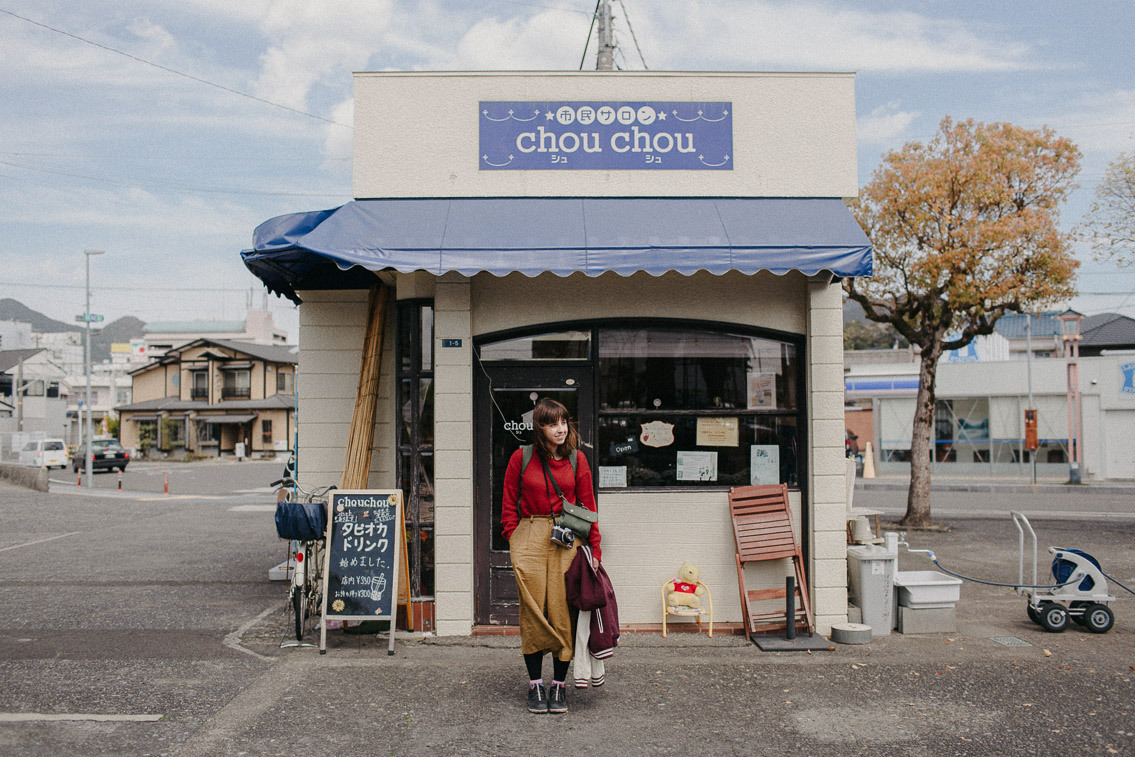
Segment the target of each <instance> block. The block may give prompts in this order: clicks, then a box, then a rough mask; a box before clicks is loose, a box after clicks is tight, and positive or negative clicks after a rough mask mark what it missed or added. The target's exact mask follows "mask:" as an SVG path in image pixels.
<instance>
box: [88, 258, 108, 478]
mask: <svg viewBox="0 0 1135 757" xmlns="http://www.w3.org/2000/svg"><path fill="white" fill-rule="evenodd" d="M103 252H104V251H103V250H83V257H84V258H86V260H87V305H86V308H85V309H84V310H83V320H84V321H85V323H84V324H83V325H84V326H86V332H87V346H86V347H87V348H86V366H84V367H85V368H86V374H87V396H86V405H87V423H86V437H87V438H86V441H85V444H84V447H83V457H84V459H85V460H86V471H85V472H86V479H87V489H90V488H91V487H92V486H93V484H94V480H93V476H94V463H93V462H92V461H91V437H92V436H94V424H93V423H92V422H91V256H92V255H102V254H103Z"/></svg>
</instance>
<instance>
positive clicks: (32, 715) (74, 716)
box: [0, 712, 165, 723]
mask: <svg viewBox="0 0 1135 757" xmlns="http://www.w3.org/2000/svg"><path fill="white" fill-rule="evenodd" d="M164 717H165V715H97V714H94V713H81V712H69V713H64V714H59V713H53V712H0V723H28V722H31V721H36V720H94V721H97V722H100V723H153V722H155V721H158V720H161V719H162V718H164Z"/></svg>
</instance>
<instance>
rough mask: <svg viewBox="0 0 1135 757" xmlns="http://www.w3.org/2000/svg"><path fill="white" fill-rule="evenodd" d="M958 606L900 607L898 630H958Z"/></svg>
mask: <svg viewBox="0 0 1135 757" xmlns="http://www.w3.org/2000/svg"><path fill="white" fill-rule="evenodd" d="M956 609H957V608H954V607H930V608H917V607H899V624H898V632H899V633H903V634H912V633H952V632H954V631H956V630H958V619H957V612H956Z"/></svg>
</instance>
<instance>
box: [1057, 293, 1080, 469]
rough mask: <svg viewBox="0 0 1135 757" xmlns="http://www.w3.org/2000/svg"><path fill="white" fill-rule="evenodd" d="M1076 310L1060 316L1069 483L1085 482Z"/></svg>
mask: <svg viewBox="0 0 1135 757" xmlns="http://www.w3.org/2000/svg"><path fill="white" fill-rule="evenodd" d="M1082 317H1083V316H1081V315H1080V314H1079V313H1077V312H1076V311H1074V310H1068V311H1066V312H1065V313H1063V314H1061V316H1060V325H1061V332H1062V338H1063V340H1064V354H1065V356H1066V358H1067V360H1068V457H1069V467H1068V483H1070V484H1079V483H1082V482H1083V461H1084V453H1083V439H1082V438H1081V437H1082V435H1083V433H1082V428H1081V422H1080V365H1079V358H1080V319H1081V318H1082Z"/></svg>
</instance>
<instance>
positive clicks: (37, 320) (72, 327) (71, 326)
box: [0, 297, 80, 334]
mask: <svg viewBox="0 0 1135 757" xmlns="http://www.w3.org/2000/svg"><path fill="white" fill-rule="evenodd" d="M0 321H20V322H21V323H30V324H31V325H32V331H38V332H39V333H41V334H53V333H55V332H58V331H79V330H80V329H79V325H78V324H75V323H63V322H62V321H56V320H54V319H51V318H48V317H47V316H46V315H44V314H43V313H39V312H36V311H35V310H32V309H31V308H29V307H28V306H26V305H24V304H23V303H22V302H17V301H16V300H13V299H11V298H8V297H5V298H4V299H2V300H0Z"/></svg>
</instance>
